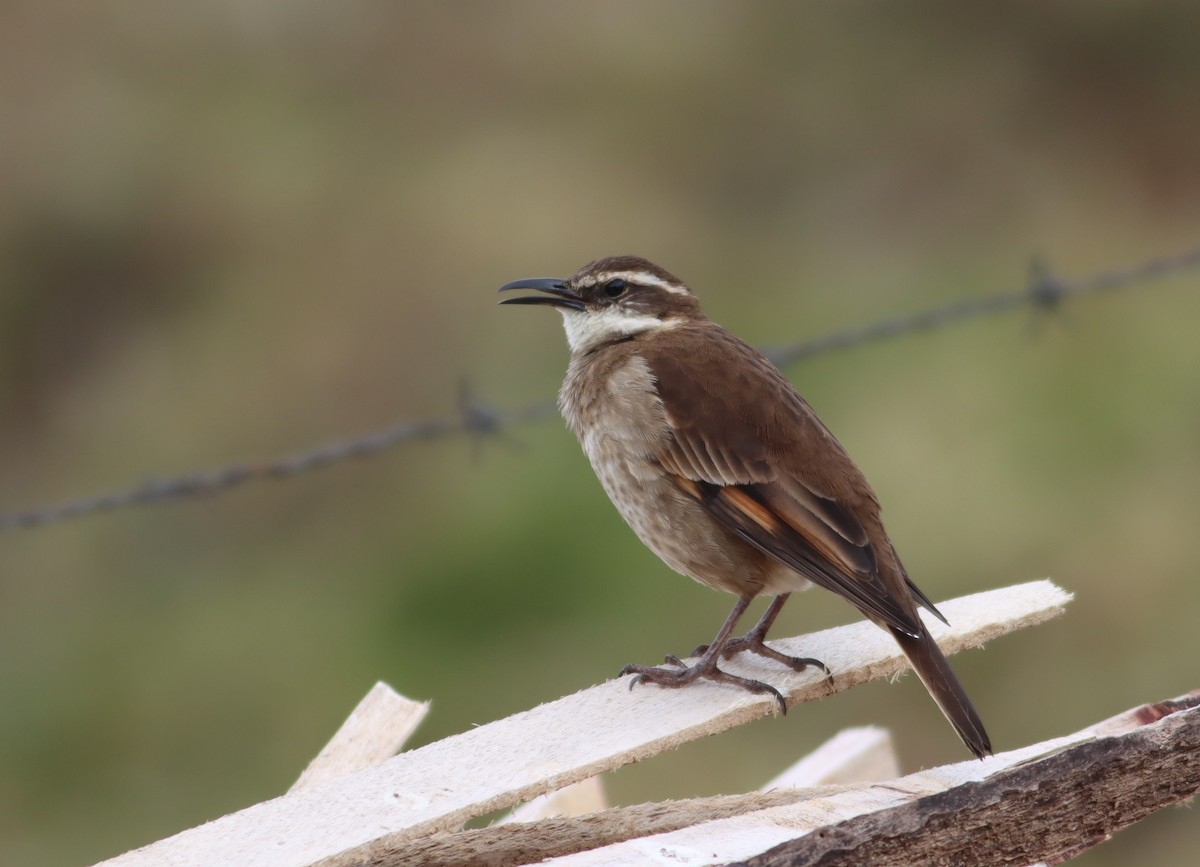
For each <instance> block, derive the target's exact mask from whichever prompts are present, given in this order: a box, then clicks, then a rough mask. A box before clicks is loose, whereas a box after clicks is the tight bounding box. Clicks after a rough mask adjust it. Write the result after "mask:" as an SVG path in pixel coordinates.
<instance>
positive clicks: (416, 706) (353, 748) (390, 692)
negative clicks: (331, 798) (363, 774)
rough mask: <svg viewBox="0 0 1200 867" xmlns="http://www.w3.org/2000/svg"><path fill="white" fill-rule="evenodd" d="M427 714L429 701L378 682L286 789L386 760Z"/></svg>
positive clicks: (292, 789)
mask: <svg viewBox="0 0 1200 867" xmlns="http://www.w3.org/2000/svg"><path fill="white" fill-rule="evenodd" d="M427 713H429V702H427V701H425V702H421V701H413V700H412V699H411V698H405V697H404V696H402V695H401V694H400V693H398V692H396V691H395V690H394V689H392V688H391V687H390V686H388V685H387V684H386V683H384V682H383V681H379V682H378V683H376V684H375V685H374V686H373V687H371V690H370V692H368V693H367V694H366V695H365V696H364V697H363V700H362V701H360V702H359V703H358V706H357V707H356V708H354V710H353V711H351V713H350V716H349V717H347V718H346V721H345V722H344V723H342V727H341V728H339V729H338V730H337V732H336V733H335V734H334V736H333V738H332V739H331V740H330V741H329V743H327V744H326V745H325V748H324V749H322V750H321V752H320V753H318V754H317V757H316V758H315V759H313V760H312V761H311V762H310V763H309V765H308V767H307V768H305V769H304V773H302V774H301V775H300V779H298V780H296V782H295V783H293V784H292V787H291V788H290V789H288V791H289V792H296V791H299V790H300V789H305V788H309V787H311V786H314V785H316V784H317V783H323V782H325V781H326V780H332V779H336V778H337V777H341V776H344V775H346V774H348V773H350V772H352V771H359V770H362V769H363V768H369V767H370V766H371V765H377V764H379V763H380V762H382V761H386V760H387V759H390V758H391V757H392V756H394V755H396V753H398V752H400V750H401V748H402V747H403V746H404V744H405V742H406V741H407V740H408V739H409V738H410V737H412V733H413V732H415V731H416V730H417V727H418V726H419V725H420V724H421V721H422V720H424V719H425V715H426V714H427Z"/></svg>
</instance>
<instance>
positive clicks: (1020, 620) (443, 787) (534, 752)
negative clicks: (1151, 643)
mask: <svg viewBox="0 0 1200 867" xmlns="http://www.w3.org/2000/svg"><path fill="white" fill-rule="evenodd" d="M1070 598H1071V596H1070V594H1068V593H1067V592H1065V591H1064V590H1062V589H1060V588H1058V587H1056V586H1055V585H1054V584H1052V583H1050V582H1049V581H1036V582H1031V583H1028V584H1022V585H1018V586H1015V587H1008V588H1004V589H1000V590H992V591H988V592H985V593H977V594H974V595H972V596H966V597H962V598H959V599H956V600H952V601H950V602H946V603H944V604H941V605H939V607H940V608H941V610H942V612H943V613H944V614H945V615H946V617H947V618H948V619H949V620H950V622H951V623H953V624H954V626H953V627H945V626H943V625H942V624H940V623H938V622H931V623H930V630H931V631H932V632H933V633H934V635H935V636H936V637H937V638H938V640H939V642H940V643H941V644H942V647H943V649H944V650H945V652H946V653H954V652H956V651H958V650H962V649H964V648H966V647H970V646H977V645H979V644H982V643H983V642H985V641H990V640H991V639H993V638H995V637H997V636H999V635H1002V634H1004V633H1006V632H1009V631H1012V630H1014V629H1019V628H1022V627H1025V626H1031V625H1034V624H1036V623H1040V622H1042V621H1045V620H1047V619H1049V618H1051V617H1054V616H1055V615H1057V614H1059V613H1061V612H1062V610H1063V608H1064V606H1065V605H1066V603H1067V602H1068V601H1069V600H1070ZM772 643H773V644H774V646H776V647H778V648H779V649H780V650H782V651H783V652H785V653H791V654H796V655H802V656H815V657H817V658H819V659H822V660H824V661H825V663H826V664H827V665H828V666H829V668H830V669H831V670H832V671H833V672H834V678H835V680H834V684H833V686H832V687H830V686H829V685H828V684H827V682H826V681H825V680H824V679H823V677H822V676H821V675H820V674H819V673H817V672H815V671H808V672H805V673H800V674H798V673H795V672H791V671H789V670H787V669H785V668H783V667H781V666H779V665H778V664H775V663H771V662H770V661H769V660H764V659H761V658H758V657H752V658H750V659H742V658H736V659H734V660H732V661H730V662H729V663H728V667H729V669H730V670H731V671H734V672H737V673H741V674H746V675H749V676H751V677H757V678H762V679H766V680H769V681H770V682H771V683H772V684H774V685H775V686H776V687H778V688H779V689H780V690H781V691H782V692H783V693H784V694H785V695H786V696H787V697H788V701H789V703H792V704H794V703H798V702H802V701H810V700H812V699H815V698H821V697H824V696H826V695H828V694H830V692H831V689H832V690H833V691H838V690H842V689H847V688H849V687H851V686H854V685H856V684H858V683H862V682H864V681H866V680H870V679H874V678H879V677H890V676H892V675H894V674H896V673H897V672H899V671H901V670H902V669H903V668H904V667H905V666H906V663H905V661H904V658H903V656H902V655H901V654H900V652H899V649H898V648H897V646H896V644H895V642H894V641H893V640H892V639H891V637H890V636H889V635H888V634H887V633H885V632H884V631H883V630H881V629H879V628H878V627H876V626H875V625H874V624H871V623H868V622H865V621H862V622H858V623H854V624H851V625H849V626H842V627H837V628H835V629H828V630H824V631H822V632H817V633H813V634H811V635H806V636H801V637H799V638H792V639H785V640H782V641H777V642H772ZM629 680H630V679H629V678H628V677H626V678H620V679H618V680H612V681H609V682H607V683H603V684H600V685H599V686H594V687H591V688H589V689H585V690H583V691H581V692H578V693H575V694H574V695H569V696H567V697H565V698H561V699H558V700H556V701H552V702H549V703H547V704H544V705H541V706H539V707H536V708H533V709H532V710H528V711H524V712H522V713H518V714H515V715H514V716H511V717H508V718H506V719H502V720H497V721H496V722H493V723H489V724H488V725H484V726H480V727H479V728H475V729H472V730H470V731H467V732H463V733H462V734H459V735H454V736H452V737H449V738H446V739H445V740H442V741H439V742H437V743H433V744H428V745H426V746H424V747H421V748H420V749H416V750H412V751H410V752H406V753H403V754H401V755H399V756H396V757H394V758H392V759H389V760H388V761H386V762H384V763H383V764H381V765H376V766H374V767H370V768H365V769H363V770H361V771H356V772H354V773H351V774H348V775H345V776H342V777H339V778H337V779H333V780H330V781H328V782H325V783H321V784H319V785H315V786H312V787H311V788H304V789H301V790H299V791H297V792H293V793H290V794H288V795H284V796H282V797H279V798H276V799H274V800H271V801H266V802H264V803H261V804H256V805H254V806H252V807H249V808H247V809H244V810H241V811H239V812H237V813H232V814H230V815H228V816H225V817H223V818H220V819H217V820H215V821H212V822H209V823H208V824H205V825H201V826H199V827H196V828H192V829H191V830H188V831H183V832H181V833H179V834H176V835H175V836H173V837H169V838H167V839H165V840H160V841H159V842H157V843H152V844H150V845H148V846H145V847H143V848H141V849H138V850H135V851H132V852H128V853H126V854H124V855H121V856H118V857H117V858H114V859H112V860H110V861H108V862H105V863H106V864H108V865H112V867H134V865H138V867H140V865H154V867H191V865H196V867H200V865H203V867H218V865H226V864H228V865H239V867H301V865H309V864H313V863H316V862H318V861H321V860H322V859H331V858H333V857H334V856H337V855H339V853H340V854H341V857H339V858H338V859H337V860H339V861H343V862H346V863H349V862H351V861H352V860H353V855H354V852H353V851H352V850H357V849H358V848H359V847H362V848H364V849H366V848H368V847H369V846H370V844H371V843H372V842H373V841H376V840H379V839H381V838H386V839H387V840H391V841H403V840H411V839H418V838H420V837H423V836H425V835H428V834H431V833H434V832H438V831H447V830H452V829H454V828H457V827H458V826H460V825H461V823H462V822H463V821H465V820H466V819H468V818H470V817H472V816H477V815H482V814H484V813H488V812H491V811H494V810H498V809H502V808H504V807H507V806H511V805H513V804H516V803H520V802H523V801H527V800H530V799H532V798H534V797H536V796H537V795H540V794H543V793H545V792H548V791H553V790H555V789H559V788H562V787H563V786H566V785H569V784H571V783H574V782H577V781H579V780H583V779H586V778H588V777H591V776H595V775H597V774H599V773H602V772H604V771H606V770H611V769H613V768H616V767H620V766H621V765H624V764H627V763H629V762H634V761H641V760H644V759H646V758H648V757H650V756H652V755H654V754H656V753H658V752H662V751H664V750H668V749H672V748H674V747H677V746H679V745H681V744H683V743H687V742H689V741H693V740H696V739H698V738H701V737H704V736H706V735H710V734H715V733H717V732H720V731H724V730H726V729H729V728H732V727H734V726H737V725H741V724H742V723H745V722H748V721H750V720H753V719H757V718H759V717H762V716H765V715H767V714H770V713H772V712H774V700H773V699H771V698H770V697H763V696H754V695H750V694H748V693H745V692H742V691H739V690H736V689H732V688H730V687H726V686H722V685H719V684H712V683H698V684H694V685H692V686H690V687H689V688H687V689H681V690H665V689H659V688H657V687H653V686H642V687H640V688H638V689H636V690H633V691H630V690H629ZM981 766H982V763H981Z"/></svg>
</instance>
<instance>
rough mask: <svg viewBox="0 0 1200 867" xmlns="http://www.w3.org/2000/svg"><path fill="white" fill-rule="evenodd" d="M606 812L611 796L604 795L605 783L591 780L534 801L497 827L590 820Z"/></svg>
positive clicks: (506, 818)
mask: <svg viewBox="0 0 1200 867" xmlns="http://www.w3.org/2000/svg"><path fill="white" fill-rule="evenodd" d="M606 809H608V796H607V795H605V794H604V783H603V782H602V781H601V779H600V777H588V778H587V779H586V780H581V781H579V782H578V783H572V784H571V785H569V786H566V787H565V788H562V789H559V790H558V791H557V792H547V793H546V794H544V795H538V796H537V797H536V798H534V799H533V800H532V801H530V802H528V803H526V804H522V805H521V806H519V807H517V809H515V810H513V811H512V812H511V813H509V814H508V815H507V816H505V817H504V818H503V819H501V820H500V821H499V822H497V823H496V826H500V825H507V824H509V823H511V822H537V821H539V820H541V819H553V818H556V817H567V816H586V815H588V814H589V813H599V812H600V811H601V810H606Z"/></svg>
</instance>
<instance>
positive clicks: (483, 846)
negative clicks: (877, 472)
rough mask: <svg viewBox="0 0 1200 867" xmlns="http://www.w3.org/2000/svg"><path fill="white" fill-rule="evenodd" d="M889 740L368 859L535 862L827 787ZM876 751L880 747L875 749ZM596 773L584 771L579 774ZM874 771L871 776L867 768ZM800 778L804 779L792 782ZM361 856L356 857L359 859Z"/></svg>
mask: <svg viewBox="0 0 1200 867" xmlns="http://www.w3.org/2000/svg"><path fill="white" fill-rule="evenodd" d="M890 747H891V741H890V738H889V737H888V734H887V732H886V731H885V730H883V729H879V728H875V727H872V726H865V727H862V728H857V729H847V730H846V731H843V732H841V733H840V734H838V735H835V736H834V737H832V738H830V739H829V740H828V741H826V742H825V743H824V744H822V745H821V746H820V747H818V748H817V749H816V750H815V751H813V752H812V753H809V754H808V755H807V756H806V757H804V758H803V759H801V760H800V761H799V762H797V763H796V764H795V765H793V766H792V767H791V768H790V769H789V770H788V771H786V772H785V773H784V774H782V775H780V777H777V778H776V779H775V780H772V781H771V783H769V784H768V785H767V786H764V787H763V789H762V790H760V791H759V792H752V793H750V794H745V795H720V796H717V797H712V798H692V799H690V800H686V801H664V802H661V803H657V804H638V805H636V806H632V807H615V808H611V809H607V810H603V811H602V812H589V813H588V814H587V815H585V816H576V817H573V818H570V819H563V818H558V819H541V820H539V821H537V822H535V823H529V822H524V823H513V822H509V823H498V824H496V825H492V826H489V827H487V828H475V829H471V830H468V831H459V832H457V833H453V834H436V835H434V836H432V837H426V838H423V839H421V840H417V841H413V842H409V843H399V844H397V845H395V846H388V847H379V846H377V847H374V848H372V850H371V854H370V859H371V860H370V864H371V865H372V867H480V865H487V867H515V865H519V864H527V863H535V862H540V861H542V860H544V859H546V858H554V857H556V856H560V855H570V854H573V853H575V852H581V851H585V850H588V849H597V848H600V847H602V846H609V845H612V844H614V843H620V842H623V841H625V840H629V839H631V838H633V837H646V836H650V835H651V834H662V833H665V832H667V831H675V830H678V829H680V828H686V827H688V826H690V825H699V824H701V823H703V822H711V821H713V820H715V819H725V818H728V817H730V816H738V815H742V814H744V813H752V812H754V811H756V810H763V809H766V808H767V807H777V806H780V805H782V804H794V803H796V802H798V801H802V800H805V799H810V798H815V797H818V796H823V795H828V794H832V792H833V791H834V790H835V789H834V787H833V786H829V785H824V786H822V785H820V784H821V783H822V782H823V781H824V780H825V779H827V778H829V777H836V778H839V779H845V778H847V777H849V776H858V773H857V771H861V770H868V771H869V770H871V769H876V770H878V769H880V768H887V767H889V766H891V765H894V763H895V757H894V756H892V755H891V749H890ZM881 752H882V753H884V754H886V755H885V756H884V757H881V756H880V755H879V754H880V753H881ZM881 758H883V760H882V761H880V759H881ZM872 759H874V760H875V761H872ZM891 776H893V777H894V776H896V774H895V773H893V774H891ZM596 779H597V778H596V777H590V778H589V779H588V780H585V781H584V782H585V783H587V782H591V781H592V780H596ZM872 779H875V777H874V776H872ZM801 782H804V783H805V786H804V787H803V788H798V787H797V785H798V784H800V783H801ZM569 788H570V787H568V789H569ZM564 791H565V790H564ZM555 794H558V793H555ZM534 803H536V801H535V802H534ZM528 806H530V805H528V804H527V805H525V807H528ZM525 807H522V808H521V810H524V809H525ZM334 863H338V864H344V865H347V867H348V865H350V864H354V863H355V861H354V860H349V859H346V860H343V859H335V861H334ZM359 863H362V862H361V860H359Z"/></svg>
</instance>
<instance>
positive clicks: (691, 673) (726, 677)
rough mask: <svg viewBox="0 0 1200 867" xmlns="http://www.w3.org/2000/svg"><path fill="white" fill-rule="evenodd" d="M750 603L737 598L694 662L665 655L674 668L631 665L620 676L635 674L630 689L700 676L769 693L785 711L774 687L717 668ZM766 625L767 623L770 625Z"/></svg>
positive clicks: (684, 681)
mask: <svg viewBox="0 0 1200 867" xmlns="http://www.w3.org/2000/svg"><path fill="white" fill-rule="evenodd" d="M749 604H750V597H749V596H742V597H740V598H739V599H738V601H737V604H736V605H734V606H733V611H731V612H729V617H728V618H726V620H725V625H724V626H722V627H721V631H720V632H718V633H717V637H716V638H714V639H713V641H712V644H710V645H708V647H707V649H706V650H705V651H704V654H703V655H702V656H701V657H700V659H699V661H697V662H696V663H695V664H694V665H690V666H689V665H684V663H683V660H681V659H679V657H677V656H668V657H667V660H666V661H667V664H668V665H671V666H675V667H674V668H659V667H655V666H651V665H633V664H631V665H627V666H625V667H624V668H622V669H621V675H620V676H624V675H626V674H636V675H637V677H635V678H634V679H633V680H632V681H630V683H629V688H630V689H633V688H634V687H635V686H637V685H638V684H639V683H643V682H645V683H654V684H657V685H658V686H665V687H669V688H673V689H674V688H678V687H681V686H686V685H687V684H689V683H692V682H694V681H697V680H702V679H703V680H712V681H716V682H717V683H728V684H730V685H732V686H737V687H741V688H742V689H745V690H748V691H750V692H753V693H759V694H763V693H765V694H767V695H770V696H772V697H773V698H774V699H775V701H777V702H778V703H779V709H780V711H782V712H783V713H785V714H786V713H787V703H786V702H785V701H784V700H783V695H782V694H780V692H779V690H777V689H776V688H775V687H773V686H771V685H769V684H766V683H763V682H762V681H758V680H751V679H750V678H748V677H738V676H737V675H735V674H729V673H728V672H726V671H721V669H720V668H718V667H717V661H718V660H719V659H720V658H721V655H722V651H723V650H724V649H725V647H726V646H727V644H728V643H729V635H730V633H732V632H733V628H734V627H735V626H736V625H737V622H738V619H739V618H740V617H741V616H742V614H744V613H745V611H746V607H747V606H748V605H749ZM767 625H768V626H769V625H770V624H767Z"/></svg>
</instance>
